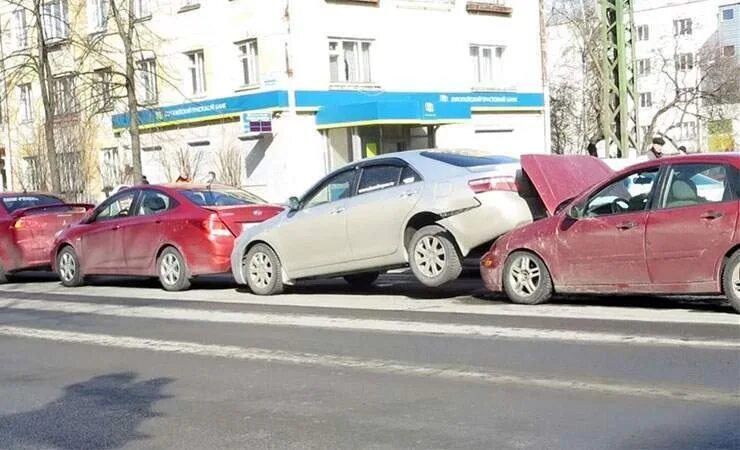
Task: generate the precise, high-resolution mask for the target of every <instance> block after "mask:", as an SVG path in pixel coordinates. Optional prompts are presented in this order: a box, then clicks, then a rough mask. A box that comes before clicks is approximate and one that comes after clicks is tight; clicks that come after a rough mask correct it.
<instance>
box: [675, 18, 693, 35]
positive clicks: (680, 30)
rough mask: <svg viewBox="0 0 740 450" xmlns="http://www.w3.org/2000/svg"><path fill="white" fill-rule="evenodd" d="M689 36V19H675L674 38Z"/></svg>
mask: <svg viewBox="0 0 740 450" xmlns="http://www.w3.org/2000/svg"><path fill="white" fill-rule="evenodd" d="M690 34H691V19H677V20H674V21H673V35H674V36H688V35H690Z"/></svg>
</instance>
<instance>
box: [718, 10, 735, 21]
mask: <svg viewBox="0 0 740 450" xmlns="http://www.w3.org/2000/svg"><path fill="white" fill-rule="evenodd" d="M726 12H729V13H730V17H729V18H725V13H726ZM720 16H721V20H722V21H723V22H729V21H731V20H735V10H734V9H733V8H723V9H722V14H720Z"/></svg>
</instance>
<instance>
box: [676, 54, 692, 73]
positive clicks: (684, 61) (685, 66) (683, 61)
mask: <svg viewBox="0 0 740 450" xmlns="http://www.w3.org/2000/svg"><path fill="white" fill-rule="evenodd" d="M675 60H676V70H691V69H693V68H694V54H693V53H681V54H680V55H676V58H675Z"/></svg>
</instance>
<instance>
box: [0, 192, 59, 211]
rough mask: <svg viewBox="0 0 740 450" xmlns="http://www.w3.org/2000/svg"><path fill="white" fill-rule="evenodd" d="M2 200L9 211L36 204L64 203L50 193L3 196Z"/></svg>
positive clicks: (0, 199) (31, 206)
mask: <svg viewBox="0 0 740 450" xmlns="http://www.w3.org/2000/svg"><path fill="white" fill-rule="evenodd" d="M0 201H1V202H2V204H3V207H5V209H6V210H7V211H8V212H9V213H12V212H14V211H17V210H19V209H25V208H33V207H35V206H47V205H60V204H62V203H63V202H62V201H61V200H59V199H58V198H56V197H52V196H50V195H17V196H9V197H2V198H0Z"/></svg>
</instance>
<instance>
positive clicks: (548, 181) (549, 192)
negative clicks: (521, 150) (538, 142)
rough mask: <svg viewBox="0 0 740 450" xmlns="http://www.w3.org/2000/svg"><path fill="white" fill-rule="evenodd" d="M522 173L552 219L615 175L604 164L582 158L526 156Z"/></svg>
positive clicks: (579, 156)
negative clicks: (566, 203) (563, 205)
mask: <svg viewBox="0 0 740 450" xmlns="http://www.w3.org/2000/svg"><path fill="white" fill-rule="evenodd" d="M521 162H522V170H523V172H524V173H525V174H526V175H527V178H528V179H529V180H530V181H531V183H532V185H533V186H534V188H535V189H536V190H537V193H538V194H539V196H540V199H541V200H542V203H543V204H544V205H545V208H546V209H547V212H548V213H549V214H550V215H553V214H555V210H556V209H557V207H558V206H559V205H560V204H561V203H562V202H563V201H565V200H567V199H569V198H572V197H575V196H576V195H578V194H580V193H581V192H583V191H585V190H586V189H588V188H589V187H591V186H593V185H595V184H596V183H598V182H600V181H602V180H605V179H606V178H608V177H610V176H611V175H613V174H614V171H613V170H612V169H611V168H609V166H607V165H606V164H605V163H604V162H603V161H601V160H600V159H598V158H594V157H592V156H582V155H568V156H562V155H523V156H522V158H521Z"/></svg>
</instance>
